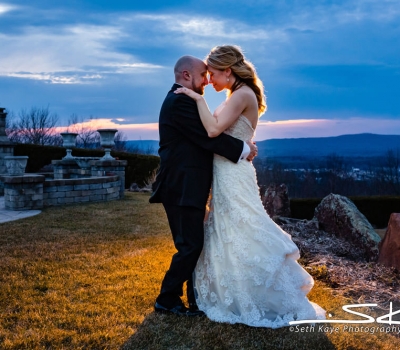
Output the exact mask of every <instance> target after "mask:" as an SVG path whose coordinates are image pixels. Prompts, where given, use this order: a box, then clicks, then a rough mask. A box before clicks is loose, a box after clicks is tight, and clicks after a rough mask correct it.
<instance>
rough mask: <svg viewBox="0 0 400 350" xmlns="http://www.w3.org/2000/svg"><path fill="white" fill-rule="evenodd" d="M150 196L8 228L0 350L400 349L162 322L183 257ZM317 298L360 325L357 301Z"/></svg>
mask: <svg viewBox="0 0 400 350" xmlns="http://www.w3.org/2000/svg"><path fill="white" fill-rule="evenodd" d="M148 197H149V195H148V194H140V193H127V194H126V197H125V198H124V199H123V200H119V201H114V202H109V203H98V204H86V205H75V206H65V207H58V208H48V209H45V210H44V211H43V212H42V214H40V215H38V216H34V217H31V218H27V219H23V220H19V221H14V222H9V223H5V224H0V349H135V350H136V349H399V348H400V338H399V336H398V335H396V334H394V333H393V332H390V333H388V334H386V333H385V332H377V333H374V334H371V333H370V332H348V331H345V330H344V329H343V327H344V325H337V327H339V328H340V329H339V331H338V332H333V333H332V334H330V333H329V332H325V331H318V328H319V327H318V325H316V326H315V329H314V331H313V332H303V333H302V332H294V331H290V329H289V328H283V329H278V330H271V329H263V328H251V327H247V326H244V325H229V324H219V323H215V322H211V321H209V320H208V319H207V318H186V317H176V316H171V315H158V314H155V313H154V312H153V304H154V300H155V297H156V296H157V294H158V291H159V287H160V283H161V280H162V278H163V276H164V273H165V271H166V270H167V269H168V266H169V262H170V258H171V255H172V254H173V252H174V251H175V249H174V247H173V244H172V239H171V238H170V233H169V228H168V224H167V220H166V216H165V214H164V210H163V208H162V206H161V205H156V204H152V205H150V204H148ZM309 298H310V299H311V300H312V301H315V302H317V303H318V304H319V305H321V306H322V307H323V308H325V309H326V310H327V312H328V313H331V314H332V315H333V318H334V319H343V318H345V319H350V318H351V317H349V316H351V315H349V314H345V313H344V312H343V311H342V310H341V307H342V306H343V305H345V304H350V303H357V301H349V300H346V299H344V298H342V297H339V296H336V295H335V294H334V291H333V290H332V289H330V288H329V287H327V286H326V285H324V284H323V283H322V282H320V281H318V280H317V281H316V286H315V287H314V289H313V290H312V292H311V293H310V295H309ZM365 313H367V312H365ZM368 314H373V311H368ZM378 314H379V315H382V311H379V313H378ZM355 318H356V316H355ZM353 326H356V325H353ZM358 326H362V325H358ZM364 326H370V327H371V326H374V327H376V326H387V325H379V324H376V323H375V324H369V325H364ZM398 327H400V325H398Z"/></svg>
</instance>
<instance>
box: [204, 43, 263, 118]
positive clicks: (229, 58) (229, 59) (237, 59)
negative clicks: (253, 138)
mask: <svg viewBox="0 0 400 350" xmlns="http://www.w3.org/2000/svg"><path fill="white" fill-rule="evenodd" d="M206 63H207V65H208V66H210V67H212V68H214V69H218V70H221V71H223V70H225V69H227V68H230V69H231V71H232V74H233V75H234V76H235V78H236V81H235V82H234V83H233V85H232V88H231V89H230V91H228V94H229V95H230V94H232V93H233V92H234V91H235V90H237V89H238V88H240V87H241V86H243V85H247V86H248V87H250V88H251V89H252V90H253V91H254V93H255V94H256V97H257V103H258V114H259V115H260V116H261V115H262V114H263V113H264V112H265V111H266V109H267V103H266V100H265V95H264V86H263V83H262V81H261V80H260V79H259V78H258V76H257V73H256V69H255V68H254V66H253V64H252V63H251V62H250V61H248V60H246V59H245V57H244V55H243V53H242V50H241V49H240V47H238V46H233V45H223V46H216V47H214V48H213V49H212V50H211V51H210V53H209V54H208V56H207V57H206Z"/></svg>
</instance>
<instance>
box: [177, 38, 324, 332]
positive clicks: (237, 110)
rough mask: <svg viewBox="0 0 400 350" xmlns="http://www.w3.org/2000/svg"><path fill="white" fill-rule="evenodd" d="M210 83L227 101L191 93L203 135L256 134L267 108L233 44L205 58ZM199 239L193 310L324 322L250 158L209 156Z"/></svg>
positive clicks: (267, 321)
mask: <svg viewBox="0 0 400 350" xmlns="http://www.w3.org/2000/svg"><path fill="white" fill-rule="evenodd" d="M206 64H207V66H208V72H209V83H210V84H213V87H214V89H215V90H216V91H217V92H220V91H222V90H224V89H226V90H227V99H226V100H225V102H224V103H222V105H221V106H219V107H218V108H217V109H216V111H215V112H214V115H212V114H211V113H210V111H209V108H208V106H207V103H206V101H205V100H204V98H203V96H202V95H199V94H198V93H196V92H194V91H192V90H190V89H187V88H179V89H177V90H176V91H175V93H184V94H186V95H188V96H190V97H191V98H193V99H194V100H195V101H196V103H197V107H198V110H199V113H200V118H201V121H202V123H203V125H204V127H205V129H206V130H207V132H208V135H209V137H216V136H218V135H219V134H221V133H222V132H224V133H227V134H229V135H231V136H233V137H236V138H239V139H241V140H243V141H248V140H251V139H252V138H253V137H254V134H255V129H256V126H257V122H258V118H259V116H260V115H261V114H262V113H263V112H264V111H265V110H266V103H265V97H264V93H263V84H262V82H261V81H260V80H259V79H258V77H257V75H256V72H255V68H254V67H253V65H252V64H251V63H250V62H249V61H247V60H246V59H245V57H244V56H243V53H242V52H241V50H240V48H238V47H237V46H230V45H225V46H217V47H215V48H214V49H212V50H211V52H210V53H209V55H208V56H207V58H206ZM210 197H211V201H210V208H209V212H208V215H207V217H206V220H205V224H204V225H205V226H204V228H205V230H204V231H205V237H204V239H205V241H204V247H203V251H202V254H201V256H200V258H199V260H198V262H197V266H196V269H195V272H194V288H195V293H196V301H197V304H198V306H199V309H200V310H202V311H204V312H205V313H206V315H207V316H208V317H209V318H210V319H211V320H214V321H217V322H228V323H244V324H247V325H249V326H255V327H270V328H278V327H283V326H287V325H288V322H289V321H293V320H307V319H309V320H313V319H324V318H325V312H324V310H323V309H322V308H320V307H319V306H318V305H316V304H314V303H311V302H310V301H309V300H308V299H307V297H306V295H307V294H308V292H309V291H310V290H311V289H312V287H313V284H314V281H313V279H312V277H311V276H310V275H309V274H308V273H307V272H306V271H305V270H304V269H303V268H302V267H301V266H300V265H299V264H298V262H297V259H298V258H299V257H300V254H299V250H298V248H297V246H296V245H295V244H294V243H293V241H292V239H291V236H290V235H289V234H287V233H286V232H284V231H283V230H282V229H281V228H280V227H279V226H278V225H277V224H275V222H274V221H273V220H272V219H271V218H270V217H269V216H268V214H267V213H266V212H265V209H264V207H263V205H262V202H261V199H260V196H259V188H258V185H257V179H256V173H255V169H254V167H253V165H252V163H251V162H248V161H241V162H239V163H232V162H230V161H228V160H227V159H225V158H223V157H221V156H218V155H214V168H213V183H212V190H211V196H210Z"/></svg>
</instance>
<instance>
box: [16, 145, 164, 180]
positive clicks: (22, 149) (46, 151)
mask: <svg viewBox="0 0 400 350" xmlns="http://www.w3.org/2000/svg"><path fill="white" fill-rule="evenodd" d="M14 155H16V156H28V157H29V159H28V164H27V166H26V172H28V173H35V172H38V171H39V170H40V169H42V168H43V167H44V166H45V165H48V164H51V161H52V160H56V159H62V158H63V157H64V156H65V155H66V152H65V148H63V147H54V146H39V145H32V144H17V145H16V146H15V148H14ZM72 155H73V156H78V157H102V156H103V155H104V151H102V150H99V149H83V148H73V149H72ZM111 155H112V156H113V157H115V158H118V159H119V160H126V161H127V162H128V164H127V166H126V169H125V188H129V186H130V184H131V183H133V182H136V183H137V184H138V185H139V186H140V187H141V186H144V185H145V184H146V181H147V180H148V179H149V178H151V176H152V174H153V173H154V171H155V170H156V169H157V167H158V165H159V163H160V158H159V157H157V156H151V155H142V154H133V153H127V152H114V151H112V152H111Z"/></svg>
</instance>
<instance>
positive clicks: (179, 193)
mask: <svg viewBox="0 0 400 350" xmlns="http://www.w3.org/2000/svg"><path fill="white" fill-rule="evenodd" d="M174 73H175V84H174V85H173V86H172V89H171V90H170V91H169V92H168V94H167V97H166V98H165V100H164V103H163V105H162V107H161V111H160V118H159V132H160V148H159V151H158V153H159V155H160V161H161V164H160V169H159V171H158V173H157V178H156V181H155V183H154V184H153V194H152V196H151V198H150V203H162V204H163V206H164V209H165V212H166V214H167V217H168V222H169V226H170V229H171V232H172V237H173V240H174V244H175V248H176V249H177V253H176V254H174V255H173V257H172V261H171V265H170V268H169V270H168V271H167V273H166V274H165V277H164V280H163V282H162V285H161V292H160V294H159V296H158V297H157V299H156V303H155V306H154V309H155V311H156V312H163V313H173V314H177V315H187V316H198V315H203V314H204V313H203V312H202V311H200V310H199V309H198V307H197V305H196V299H195V295H194V290H193V280H192V273H193V270H194V268H195V267H196V263H197V260H198V258H199V256H200V253H201V251H202V249H203V242H204V229H203V220H204V215H205V207H206V202H207V199H208V196H209V192H210V187H211V180H212V167H213V155H214V153H216V154H219V155H221V156H223V157H225V158H227V159H229V160H230V161H232V162H234V163H237V162H238V161H240V160H241V159H244V158H246V157H247V159H248V160H251V159H252V158H253V157H254V156H255V154H256V147H255V146H254V145H253V144H251V143H250V142H248V143H247V144H246V143H244V142H243V141H241V140H238V139H235V138H233V137H231V136H228V135H226V134H221V135H219V136H218V137H215V138H209V137H208V135H207V131H206V130H205V129H204V127H203V124H202V123H201V120H200V116H199V113H198V110H197V105H196V102H195V101H194V100H192V99H191V98H190V97H188V96H186V95H185V94H175V93H174V91H175V90H176V89H177V88H178V87H181V86H184V87H186V88H189V89H192V90H194V91H195V92H197V93H199V94H203V93H204V87H205V86H206V85H207V84H208V80H207V66H206V65H205V64H204V62H203V61H201V60H200V59H198V58H195V57H192V56H183V57H181V58H180V59H179V60H178V61H177V63H176V65H175V68H174ZM185 281H187V285H186V287H187V298H188V302H189V308H186V307H185V306H184V304H183V302H182V300H181V298H180V297H181V296H182V295H183V284H184V282H185Z"/></svg>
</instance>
